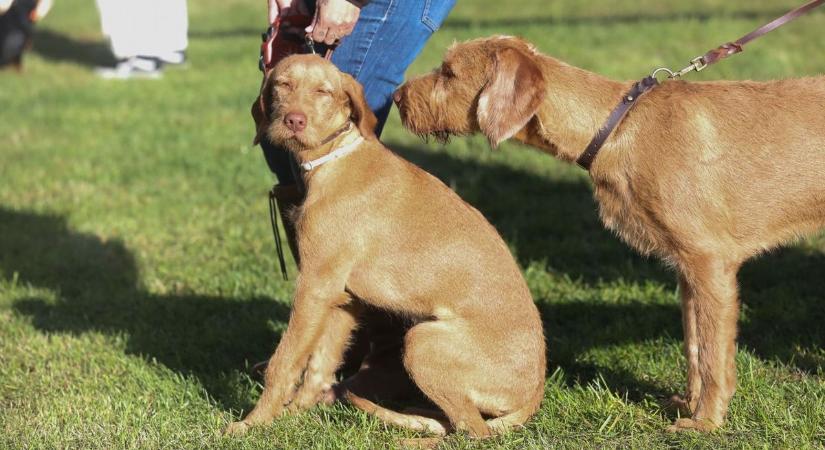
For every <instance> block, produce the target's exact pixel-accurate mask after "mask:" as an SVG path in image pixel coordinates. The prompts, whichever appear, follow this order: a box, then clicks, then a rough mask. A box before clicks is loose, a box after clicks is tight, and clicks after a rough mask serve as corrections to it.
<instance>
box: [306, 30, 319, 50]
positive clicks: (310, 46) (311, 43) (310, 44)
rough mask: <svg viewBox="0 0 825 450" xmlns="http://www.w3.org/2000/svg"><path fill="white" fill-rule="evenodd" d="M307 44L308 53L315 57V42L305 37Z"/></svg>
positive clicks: (309, 37)
mask: <svg viewBox="0 0 825 450" xmlns="http://www.w3.org/2000/svg"><path fill="white" fill-rule="evenodd" d="M304 39H305V40H306V43H307V48H308V49H309V51H310V53H312V54H313V55H317V54H318V53H317V52H316V51H315V41H313V40H312V36H310V35H306V36H305V38H304Z"/></svg>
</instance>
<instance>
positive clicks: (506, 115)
mask: <svg viewBox="0 0 825 450" xmlns="http://www.w3.org/2000/svg"><path fill="white" fill-rule="evenodd" d="M543 97H544V75H543V74H542V73H541V69H540V68H539V66H538V64H536V62H535V61H533V59H532V58H531V57H530V55H528V54H526V53H525V52H524V51H523V50H519V49H516V48H511V47H508V48H504V49H502V50H499V51H498V52H497V53H496V54H495V56H494V59H493V64H492V67H491V70H490V75H489V79H488V80H487V84H486V85H485V86H484V88H483V89H482V90H481V95H480V96H479V97H478V109H477V114H478V125H479V128H480V129H481V132H482V133H484V135H486V136H487V139H488V140H489V141H490V145H491V146H492V147H494V148H495V147H497V146H498V144H500V143H501V142H502V141H505V140H507V139H509V138H511V137H513V135H514V134H516V133H517V132H518V131H519V130H521V129H522V128H524V126H525V125H527V122H529V121H530V119H531V118H532V117H533V116H534V115H535V114H536V112H537V111H538V109H539V105H541V102H542V100H543Z"/></svg>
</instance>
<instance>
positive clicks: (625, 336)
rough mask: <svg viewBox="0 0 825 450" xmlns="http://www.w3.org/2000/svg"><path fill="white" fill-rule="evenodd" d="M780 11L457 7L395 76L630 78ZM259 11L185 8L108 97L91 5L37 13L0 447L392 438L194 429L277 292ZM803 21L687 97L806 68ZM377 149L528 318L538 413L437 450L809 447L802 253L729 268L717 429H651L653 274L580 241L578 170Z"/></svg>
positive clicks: (338, 423) (590, 240)
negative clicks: (503, 263) (497, 264)
mask: <svg viewBox="0 0 825 450" xmlns="http://www.w3.org/2000/svg"><path fill="white" fill-rule="evenodd" d="M796 3H797V2H796V1H789V0H750V1H745V0H737V1H723V0H701V1H693V2H681V3H679V2H661V1H658V0H635V1H630V0H622V1H616V0H612V1H611V0H594V1H590V2H578V1H574V0H553V1H544V0H534V1H528V0H513V1H509V2H496V1H493V0H477V1H471V0H466V1H460V2H459V5H458V6H457V7H456V9H455V11H454V12H453V14H452V15H451V17H450V19H449V20H448V22H447V23H446V24H445V25H444V27H443V28H442V29H441V30H439V32H438V33H437V34H436V35H435V36H434V37H433V39H432V40H431V41H430V43H429V44H428V46H427V47H426V49H425V51H424V53H423V54H422V55H421V57H420V58H419V60H418V61H417V62H416V63H415V64H414V66H413V67H412V68H411V70H410V73H411V74H415V73H420V72H423V71H425V70H428V69H429V68H431V67H433V66H435V65H436V64H437V63H438V61H440V58H441V55H442V54H443V51H444V49H445V48H446V46H448V45H449V44H450V43H452V42H453V41H455V40H463V39H468V38H471V37H476V36H485V35H490V34H494V33H507V34H518V35H521V36H524V37H525V38H527V39H529V40H531V41H533V42H534V43H536V45H537V46H538V47H539V48H540V49H541V50H542V51H544V52H546V53H548V54H552V55H555V56H557V57H559V58H561V59H564V60H566V61H568V62H570V63H572V64H575V65H578V66H581V67H584V68H587V69H590V70H594V71H597V72H600V73H603V74H605V75H608V76H612V77H615V78H622V79H631V78H640V77H641V76H643V75H645V74H646V73H648V72H649V71H650V69H652V68H655V67H659V66H663V65H664V66H671V67H673V68H677V66H678V67H682V66H683V65H684V63H686V62H687V61H688V60H689V59H690V58H692V57H693V56H696V55H698V54H701V53H703V52H704V51H705V50H707V49H709V48H711V47H715V46H716V45H718V44H720V43H722V42H725V41H728V40H732V39H734V38H736V37H738V36H740V35H741V34H743V33H745V32H747V31H749V30H750V29H752V28H754V27H756V26H757V25H759V24H761V23H764V22H767V21H768V20H771V19H772V18H773V17H774V16H776V15H779V14H781V13H782V12H784V11H785V10H787V9H790V8H791V7H793V6H794V5H796ZM505 5H506V6H505ZM263 14H264V12H263V2H262V1H256V2H253V1H240V0H223V1H219V0H198V1H192V2H190V20H191V33H190V37H191V47H190V51H189V57H190V60H189V63H188V66H187V67H185V68H180V69H173V70H170V71H169V72H168V73H166V75H165V77H164V78H163V79H162V80H158V81H132V82H113V81H103V80H100V79H98V78H97V77H96V76H95V75H94V73H93V67H94V66H96V65H100V64H105V63H107V62H110V58H111V57H110V56H108V52H107V47H106V45H105V43H104V42H103V40H102V38H101V36H100V33H99V26H98V22H97V15H96V11H95V9H94V2H92V1H91V0H83V1H81V0H63V1H58V2H56V5H55V8H54V10H53V11H52V13H51V15H50V16H49V17H48V18H47V19H46V20H45V21H44V22H43V23H42V26H41V27H40V28H39V30H38V34H37V36H36V39H35V42H34V49H33V52H32V53H31V54H30V55H29V57H28V59H27V61H26V63H27V64H26V71H25V73H23V74H22V75H18V74H15V73H13V72H4V73H0V108H1V109H0V111H2V112H0V448H106V449H110V448H158V447H163V448H203V447H210V448H211V447H226V448H384V447H394V446H397V443H398V442H399V440H400V439H403V438H406V437H413V436H415V434H413V433H408V432H405V431H401V430H398V429H394V428H391V427H387V426H385V425H383V424H381V423H379V422H378V421H376V420H373V419H371V418H370V417H368V416H366V415H364V414H361V413H359V412H357V411H355V410H354V409H352V408H350V407H347V406H343V405H334V406H331V407H319V408H315V409H313V410H311V411H309V412H306V413H304V414H301V415H298V416H292V417H285V418H283V419H280V420H277V421H276V422H275V423H274V424H273V425H272V426H269V427H265V428H261V429H256V430H254V432H252V433H250V434H249V435H247V436H244V437H242V438H224V437H221V435H220V432H221V430H222V428H223V427H224V426H225V425H226V424H227V423H228V422H230V421H232V420H237V419H238V418H239V417H241V416H242V415H243V413H244V412H245V411H248V410H249V409H250V408H251V407H252V405H254V402H255V400H256V399H257V397H258V395H259V393H260V390H261V387H260V385H259V384H257V382H256V381H255V380H253V379H252V378H250V377H249V375H248V368H249V365H250V364H253V363H255V362H257V361H259V360H261V359H264V358H266V357H267V356H268V355H269V354H270V353H271V351H272V350H273V349H274V347H275V345H276V343H277V341H278V337H279V335H280V333H281V332H282V331H283V329H284V326H285V323H286V320H287V318H288V314H289V303H290V300H291V293H292V292H293V282H292V281H289V282H284V281H282V280H281V278H280V275H279V274H278V270H277V260H276V256H275V251H274V245H273V242H272V236H271V233H270V230H269V228H268V227H269V223H268V219H267V205H266V196H265V194H266V191H267V189H268V188H269V186H270V184H271V182H272V176H271V175H270V174H269V172H268V170H267V169H266V167H265V164H264V162H263V158H262V157H261V155H260V151H259V150H258V149H257V148H254V147H252V146H251V145H250V142H251V139H252V133H253V127H252V123H251V120H250V118H249V114H248V106H249V104H250V103H251V101H252V99H253V97H254V96H255V94H256V92H257V89H258V83H259V81H260V80H259V73H258V72H257V69H256V58H257V55H256V53H257V45H258V42H259V41H258V39H259V37H258V35H259V32H260V29H261V28H262V27H263V24H262V22H263V21H264V20H263ZM823 28H825V10H824V11H823V12H816V13H814V14H812V15H810V16H807V17H805V18H803V19H800V20H799V21H798V22H795V23H793V24H791V25H789V26H787V27H786V28H783V29H781V30H780V31H777V32H774V33H773V34H771V35H768V36H767V37H765V38H763V40H760V41H757V42H755V43H753V44H752V45H751V46H750V47H749V48H748V49H747V51H746V52H745V53H743V54H741V55H737V56H736V57H734V58H731V59H729V60H727V61H725V62H724V63H720V64H719V65H717V66H714V67H713V68H712V69H709V70H707V71H705V72H702V73H701V74H698V75H693V76H692V77H691V79H693V80H702V79H705V80H707V79H745V78H750V79H772V78H779V77H789V76H807V75H818V74H821V73H823V72H825V40H823V39H822V34H821V31H822V29H823ZM823 111H824V112H825V110H823ZM383 139H384V141H385V142H386V143H387V144H388V145H389V146H390V147H391V148H393V149H395V150H396V151H397V152H399V153H400V154H401V155H403V156H404V157H406V158H408V159H410V160H412V161H414V162H415V163H417V164H419V165H420V166H422V167H423V168H425V169H426V170H428V171H430V172H432V173H434V174H435V175H437V176H438V177H440V178H441V179H442V180H444V181H445V183H447V184H448V185H450V186H451V187H452V188H453V189H455V190H456V191H457V192H458V193H459V194H460V195H461V196H462V197H464V198H465V199H466V200H467V201H469V202H470V203H471V204H473V205H475V206H476V207H478V208H479V209H480V210H481V211H482V212H483V213H484V214H485V216H486V217H487V218H488V219H489V220H490V221H491V222H492V223H493V224H494V225H495V226H496V228H497V229H498V230H499V231H500V232H501V233H502V235H503V236H504V237H505V239H506V240H507V242H508V243H509V245H510V248H511V249H512V251H513V253H514V254H515V255H516V258H517V260H518V262H519V264H520V265H521V267H522V269H523V271H524V275H525V277H526V278H527V280H528V283H529V286H530V288H531V291H532V293H533V296H534V298H535V301H536V304H537V305H538V306H539V308H540V310H541V312H542V315H543V317H544V323H545V332H546V335H547V341H548V352H549V361H548V367H547V384H546V399H545V401H544V403H543V406H542V409H541V411H540V412H539V413H538V414H537V416H536V417H535V418H534V419H533V420H532V421H531V422H529V424H528V425H527V427H526V428H525V429H523V430H518V431H515V432H512V433H510V434H507V435H504V436H501V437H498V438H495V439H492V440H486V441H473V440H470V439H468V438H466V437H464V436H460V435H456V436H452V437H449V438H447V439H446V440H445V441H444V442H443V444H442V445H443V448H525V447H530V448H539V447H554V448H576V449H579V448H582V447H584V448H589V447H606V448H614V447H632V448H660V447H715V448H720V447H725V448H727V447H747V448H749V447H760V448H766V447H780V448H808V447H821V446H823V445H825V236H822V235H820V236H819V237H812V238H809V239H806V240H802V241H800V242H798V243H796V244H794V245H793V246H790V247H788V248H785V249H782V250H777V251H775V252H772V253H771V254H769V255H766V256H763V257H761V258H759V259H757V260H755V261H753V262H751V263H749V264H748V265H747V266H746V267H745V268H744V270H743V271H742V273H741V275H740V285H741V293H742V300H743V308H742V315H741V321H740V339H739V349H738V354H737V362H738V373H739V388H738V391H737V393H736V396H735V398H734V400H733V402H732V404H731V410H730V417H729V421H728V423H727V425H726V426H725V427H723V428H722V429H721V430H720V431H718V432H715V433H712V434H708V435H701V434H694V433H686V434H676V435H673V434H668V433H666V432H665V428H666V426H667V425H668V424H669V423H671V422H672V421H673V419H674V418H675V413H673V412H670V411H669V410H666V409H665V408H663V406H662V400H663V399H665V398H667V397H669V396H670V394H672V393H676V392H680V391H681V390H682V387H683V384H684V376H685V375H684V370H685V361H684V359H683V357H682V355H681V336H682V332H681V322H680V311H679V304H678V301H677V292H676V287H675V283H674V277H673V274H671V273H669V272H668V271H667V270H666V269H665V268H663V267H662V266H661V264H659V263H658V262H657V261H655V260H648V259H645V258H642V257H639V256H637V255H636V254H634V253H633V252H632V251H631V250H629V249H628V248H627V247H626V246H625V245H624V244H623V243H621V242H620V241H618V240H617V239H616V238H615V237H614V236H612V235H611V234H610V233H608V232H607V231H605V230H604V229H603V228H602V226H601V224H600V222H599V220H598V217H597V214H596V205H595V203H594V201H593V199H592V196H591V186H590V182H589V178H588V177H587V175H586V173H584V172H583V171H582V170H580V169H577V168H576V167H573V166H571V165H567V164H564V163H560V162H558V161H555V160H554V159H552V158H551V157H549V156H547V155H544V154H541V153H539V152H535V151H532V150H529V149H527V148H525V147H521V146H518V145H516V144H506V145H504V146H503V147H502V148H501V149H499V150H498V151H495V152H493V151H490V150H489V149H488V147H487V145H486V143H485V141H484V140H483V139H482V138H478V137H474V138H461V139H454V140H452V142H450V143H449V144H446V145H441V144H438V143H434V142H431V143H426V142H422V141H421V140H419V139H418V138H417V137H415V136H413V135H410V134H408V133H406V132H405V131H404V130H403V129H402V127H401V126H400V124H399V120H398V117H397V115H396V114H395V113H393V115H392V116H391V118H390V121H389V123H388V126H387V128H386V131H385V133H384V136H383ZM662 151H667V149H662ZM823 176H825V175H823ZM290 272H291V273H292V274H293V275H294V274H295V268H294V266H290ZM293 279H294V277H293Z"/></svg>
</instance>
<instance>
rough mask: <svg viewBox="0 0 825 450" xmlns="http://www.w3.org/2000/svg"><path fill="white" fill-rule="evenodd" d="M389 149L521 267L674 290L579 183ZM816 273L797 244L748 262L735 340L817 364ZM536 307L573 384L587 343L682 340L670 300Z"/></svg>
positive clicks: (608, 374) (617, 382) (619, 377)
mask: <svg viewBox="0 0 825 450" xmlns="http://www.w3.org/2000/svg"><path fill="white" fill-rule="evenodd" d="M390 147H391V148H393V149H394V150H395V151H397V152H398V153H399V154H400V155H402V156H404V157H405V158H407V159H408V160H410V161H413V162H415V163H416V164H418V165H419V166H421V167H423V168H424V169H425V170H427V171H429V172H431V173H432V174H433V175H435V176H437V177H439V178H440V179H442V180H443V181H444V182H446V183H447V184H450V185H452V186H454V188H455V189H456V191H457V192H458V194H459V195H461V196H462V197H463V198H464V199H465V200H467V201H468V202H469V203H470V204H472V205H474V206H475V207H476V208H478V209H479V210H480V211H481V212H482V213H483V214H484V215H485V217H487V219H488V220H490V222H491V223H492V224H493V225H494V226H495V227H496V229H498V231H499V232H500V233H501V234H502V235H503V236H504V237H505V239H506V240H507V241H508V242H509V243H510V244H511V246H512V247H514V250H515V252H516V254H517V259H518V260H519V263H520V264H522V266H527V265H529V264H530V263H531V262H534V261H546V262H547V265H548V266H549V267H550V268H551V270H553V271H554V272H557V273H561V274H566V275H567V276H569V277H570V278H572V279H574V280H575V279H581V280H582V281H584V282H585V283H588V284H593V283H597V282H599V281H603V282H608V283H609V282H614V281H627V282H632V283H644V282H646V281H656V282H658V283H661V284H664V285H665V286H667V287H668V288H669V289H674V288H675V276H674V275H673V274H671V273H669V272H668V271H666V270H665V269H663V267H662V265H661V264H660V263H659V262H658V261H656V260H654V259H647V258H642V257H640V256H638V255H637V254H636V253H635V252H634V251H633V250H631V249H630V248H629V247H628V246H627V245H625V244H624V243H623V242H621V241H620V240H619V239H618V238H616V237H615V236H613V235H612V234H611V233H609V232H608V231H606V230H605V229H604V228H603V226H602V224H601V221H600V219H599V217H598V213H597V209H596V208H597V206H596V202H595V200H594V199H593V195H592V190H591V188H590V186H589V184H588V183H586V182H585V181H581V182H554V181H552V180H549V179H547V178H544V177H540V176H537V175H532V174H529V173H525V172H523V171H519V170H516V169H513V168H511V167H509V166H506V165H503V164H501V163H493V162H491V163H487V164H480V163H478V162H475V161H472V160H463V159H456V158H454V157H452V156H450V155H448V154H446V153H434V152H430V151H424V150H421V149H420V148H415V147H411V146H403V145H394V144H390ZM480 151H487V150H486V149H484V150H480ZM823 274H825V255H823V254H822V253H821V252H819V251H815V250H811V251H806V250H804V249H802V248H800V247H790V248H784V249H781V250H778V251H776V252H773V253H772V254H769V255H766V256H762V257H760V258H757V259H755V260H753V261H750V262H749V263H747V264H746V265H745V267H744V268H743V270H742V271H741V272H740V276H739V279H740V289H741V298H742V302H743V305H744V306H743V310H744V313H743V320H742V321H741V331H740V338H739V342H740V343H742V344H744V345H745V346H747V347H748V349H749V350H750V351H752V352H753V353H754V354H756V355H757V356H759V357H762V358H765V359H769V360H770V359H775V360H778V361H781V362H784V363H787V364H790V365H792V366H795V367H797V368H798V369H800V370H804V371H808V372H822V371H823V370H825V352H822V344H823V342H825V277H823ZM538 303H539V306H540V308H541V309H542V315H543V317H544V321H545V325H546V327H545V328H546V330H547V336H548V342H549V349H548V350H549V356H550V364H551V365H553V364H555V365H559V366H561V367H562V368H564V369H565V372H566V373H567V374H568V376H570V377H573V378H575V379H577V380H581V381H588V380H590V379H592V378H593V377H595V376H596V368H593V367H589V366H579V365H578V363H577V362H576V359H577V355H579V354H581V353H583V352H585V351H586V350H587V349H589V348H593V347H604V346H611V345H620V344H623V343H628V342H643V341H649V340H653V339H656V338H659V337H672V338H674V339H681V337H682V330H681V311H680V309H679V306H678V305H677V304H673V305H661V304H659V305H657V304H643V303H635V304H623V305H616V304H603V303H599V302H590V303H588V302H576V303H559V302H555V303H554V302H553V301H552V299H549V301H547V302H542V301H539V302H538ZM597 370H598V372H600V373H601V375H602V376H603V377H604V378H605V380H606V381H608V383H609V384H610V385H611V386H623V387H624V388H625V389H626V390H628V391H631V393H632V392H633V391H637V390H641V391H647V392H648V393H651V392H656V391H657V390H658V389H657V388H656V387H655V386H649V385H646V384H645V383H644V382H642V381H641V380H634V379H633V377H632V376H631V375H628V374H627V373H624V372H621V371H612V369H611V368H604V367H600V368H597ZM639 388H641V389H639ZM659 389H661V388H659ZM662 394H666V393H665V392H662ZM631 397H632V396H631Z"/></svg>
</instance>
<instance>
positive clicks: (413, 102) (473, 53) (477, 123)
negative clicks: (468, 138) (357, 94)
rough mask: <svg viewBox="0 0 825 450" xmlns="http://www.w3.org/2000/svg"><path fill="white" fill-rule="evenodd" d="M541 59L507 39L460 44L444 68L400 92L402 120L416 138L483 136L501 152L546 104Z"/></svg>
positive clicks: (519, 42)
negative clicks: (540, 65)
mask: <svg viewBox="0 0 825 450" xmlns="http://www.w3.org/2000/svg"><path fill="white" fill-rule="evenodd" d="M538 57H539V56H538V53H536V51H535V50H534V49H533V47H532V46H531V45H530V44H528V43H527V42H525V41H523V40H521V39H518V38H514V37H508V36H494V37H490V38H485V39H476V40H472V41H468V42H464V43H460V44H455V45H453V46H452V47H451V48H450V49H449V50H448V51H447V55H446V56H445V57H444V62H443V63H442V64H441V66H440V67H438V68H436V69H435V70H433V71H432V72H431V73H429V74H426V75H423V76H420V77H418V78H415V79H413V80H410V81H408V82H406V83H404V85H402V86H401V87H400V88H399V89H398V90H397V91H396V92H395V95H394V96H393V97H394V100H395V102H396V104H397V105H398V109H399V111H400V112H401V120H402V121H403V122H404V126H405V127H407V128H408V129H409V130H410V131H412V132H414V133H417V134H421V135H434V136H436V137H438V138H441V139H446V138H447V137H448V136H449V135H453V134H455V135H464V134H471V133H475V132H479V131H480V132H482V133H484V135H486V136H487V138H488V139H489V141H490V145H492V146H493V147H496V146H497V145H498V144H499V143H501V142H502V141H504V140H506V139H509V138H511V137H512V136H513V135H514V134H516V133H517V132H518V131H519V130H521V129H522V128H524V126H525V125H526V124H527V123H528V122H529V121H530V119H531V118H532V117H533V116H534V115H535V114H536V112H537V111H538V108H539V106H540V105H541V102H542V100H543V98H544V91H545V87H544V75H543V74H542V71H541V69H540V67H539V64H538V63H537V62H536V59H537V58H538Z"/></svg>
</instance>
